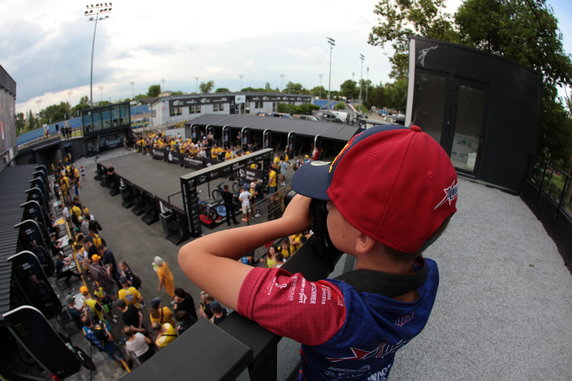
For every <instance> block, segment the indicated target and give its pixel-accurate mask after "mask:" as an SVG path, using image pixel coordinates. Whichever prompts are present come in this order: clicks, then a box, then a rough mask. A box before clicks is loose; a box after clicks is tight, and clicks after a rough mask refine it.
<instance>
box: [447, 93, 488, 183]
mask: <svg viewBox="0 0 572 381" xmlns="http://www.w3.org/2000/svg"><path fill="white" fill-rule="evenodd" d="M457 94H458V95H457V115H456V117H455V137H454V139H453V146H452V147H451V161H452V162H453V165H454V166H455V167H456V168H460V169H465V170H467V171H471V172H473V171H474V170H475V163H476V161H477V153H478V151H479V140H480V137H481V130H482V128H483V124H484V121H485V115H486V93H485V92H484V91H483V90H480V89H477V88H474V87H471V86H467V85H459V88H458V92H457Z"/></svg>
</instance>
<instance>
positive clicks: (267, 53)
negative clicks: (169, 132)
mask: <svg viewBox="0 0 572 381" xmlns="http://www.w3.org/2000/svg"><path fill="white" fill-rule="evenodd" d="M460 2H461V1H460V0H451V1H448V2H447V4H448V10H449V11H450V12H454V10H455V9H456V7H457V6H458V4H459V3H460ZM88 3H89V2H87V1H86V2H82V1H77V0H42V1H37V0H34V1H33V0H0V52H1V54H0V65H2V66H3V67H4V68H5V69H6V70H7V71H8V73H9V74H10V75H11V76H12V77H13V78H14V79H15V80H16V82H17V84H18V90H17V91H18V95H17V100H16V102H17V105H16V109H17V111H25V110H28V109H32V110H34V111H36V110H38V109H39V108H44V107H46V106H48V105H50V104H53V103H57V102H60V101H70V102H71V103H72V104H75V103H77V101H78V99H79V98H80V97H81V96H83V95H89V68H90V54H91V40H92V36H93V26H94V24H93V23H90V22H88V21H87V20H86V18H85V17H84V16H83V12H84V10H85V8H84V7H85V5H86V4H88ZM112 3H113V11H112V12H111V14H110V18H109V19H107V20H104V21H103V22H100V23H98V28H97V36H96V44H95V60H94V80H93V82H94V87H93V98H94V101H99V100H102V99H103V100H112V101H113V100H117V99H122V98H126V97H130V96H131V85H130V82H133V83H134V84H133V88H134V92H135V94H138V93H144V92H146V91H147V88H148V87H149V85H151V84H159V83H164V87H165V89H167V90H182V91H187V92H191V91H195V89H196V80H195V77H198V78H199V82H202V81H207V80H213V81H214V82H215V87H227V88H229V89H230V90H231V91H236V90H238V88H239V87H240V81H241V80H240V75H242V76H243V79H242V85H243V87H246V86H252V87H263V86H264V84H265V83H266V82H269V83H270V85H271V86H272V87H273V88H276V87H278V88H280V87H281V86H285V85H286V83H287V82H288V81H292V82H300V83H302V84H303V85H304V86H305V87H307V88H312V87H314V86H317V85H319V84H320V81H321V84H322V85H323V86H324V87H325V88H327V87H328V67H329V46H328V45H327V43H326V37H328V36H329V37H333V38H334V39H336V47H335V48H334V50H333V64H332V85H331V87H332V89H338V88H339V85H340V83H341V82H343V81H344V80H346V79H348V78H352V73H353V74H354V78H355V80H358V79H359V78H360V71H361V67H360V60H359V55H360V54H364V55H365V57H366V58H365V62H364V65H363V76H364V78H365V77H366V75H367V74H366V73H367V71H366V68H369V74H368V75H369V79H371V80H372V81H373V82H374V83H380V82H387V81H388V80H389V77H388V73H389V70H390V65H389V61H388V58H387V56H388V55H391V51H390V50H389V49H385V50H383V49H381V48H379V47H372V46H369V45H368V44H367V38H368V34H369V32H370V31H371V27H372V26H373V25H375V23H376V17H375V15H374V14H373V8H374V5H375V3H376V1H375V0H360V1H355V2H352V1H347V0H329V1H321V2H317V1H302V0H290V1H289V2H280V3H278V2H274V1H268V0H245V1H241V2H239V1H230V0H219V1H216V2H215V1H212V2H184V1H180V0H163V1H161V2H159V3H158V2H152V1H150V0H138V1H137V2H134V1H127V0H115V1H112ZM548 3H549V4H550V5H551V6H552V7H553V8H554V11H555V12H554V13H555V15H556V17H557V18H558V19H559V21H560V24H559V25H560V29H561V31H562V33H563V35H564V43H565V49H566V51H567V52H571V51H572V46H571V45H572V29H571V28H572V1H569V0H568V1H564V0H551V1H548ZM281 74H282V75H284V78H283V80H281V78H280V75H281ZM320 75H322V79H321V80H320ZM162 80H164V81H163V82H162Z"/></svg>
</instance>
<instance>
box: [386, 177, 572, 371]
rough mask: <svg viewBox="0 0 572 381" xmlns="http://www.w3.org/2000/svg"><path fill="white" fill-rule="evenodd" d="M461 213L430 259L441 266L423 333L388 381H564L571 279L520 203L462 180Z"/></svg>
mask: <svg viewBox="0 0 572 381" xmlns="http://www.w3.org/2000/svg"><path fill="white" fill-rule="evenodd" d="M458 209H459V210H458V212H457V214H456V215H455V217H454V218H453V220H452V221H451V223H450V224H449V227H448V229H447V231H446V232H445V234H444V235H443V236H442V237H441V238H440V239H439V240H438V241H437V242H436V243H435V244H434V245H433V246H432V247H430V248H429V249H428V250H427V251H426V252H425V255H426V256H427V257H430V258H433V259H435V260H436V261H437V263H438V264H439V269H440V276H441V283H440V289H439V293H438V295H437V302H436V304H435V307H434V310H433V313H432V315H431V318H430V320H429V322H428V324H427V326H426V328H425V330H424V331H423V332H422V333H421V335H419V336H418V337H417V338H416V339H414V340H413V341H412V342H411V343H410V344H408V345H407V346H406V347H404V348H403V349H401V350H400V351H399V352H398V353H397V358H396V361H395V367H394V369H393V370H392V376H391V379H392V380H481V379H486V380H533V379H544V380H570V379H571V378H572V330H570V322H569V320H570V317H571V316H572V294H571V293H570V290H571V289H572V277H571V276H570V273H569V271H568V270H567V268H566V267H565V265H564V261H563V259H562V257H561V256H560V254H559V253H558V251H557V249H556V245H555V244H554V242H553V241H552V240H551V239H550V237H549V236H548V234H547V233H546V231H545V230H544V228H543V226H542V224H541V223H540V221H538V220H537V219H536V217H535V216H534V215H533V213H532V212H531V211H530V209H529V208H528V207H527V206H526V205H525V204H524V202H523V201H522V200H521V199H520V198H519V197H518V196H513V195H510V194H507V193H504V192H502V191H499V190H497V189H493V188H488V187H486V186H484V185H480V184H475V183H472V182H469V181H466V180H461V181H460V191H459V202H458Z"/></svg>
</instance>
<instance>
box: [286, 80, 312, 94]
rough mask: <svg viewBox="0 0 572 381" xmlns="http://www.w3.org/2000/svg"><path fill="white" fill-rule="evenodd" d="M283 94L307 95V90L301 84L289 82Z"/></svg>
mask: <svg viewBox="0 0 572 381" xmlns="http://www.w3.org/2000/svg"><path fill="white" fill-rule="evenodd" d="M282 92H283V93H286V94H306V92H307V91H306V89H305V88H304V86H302V84H301V83H294V82H288V83H287V84H286V87H285V88H284V91H282Z"/></svg>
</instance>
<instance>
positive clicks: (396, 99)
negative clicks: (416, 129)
mask: <svg viewBox="0 0 572 381" xmlns="http://www.w3.org/2000/svg"><path fill="white" fill-rule="evenodd" d="M383 94H384V98H385V104H384V106H386V107H389V108H394V109H396V110H398V111H405V105H406V102H407V78H399V79H397V80H395V82H392V83H386V84H385V86H383Z"/></svg>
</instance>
